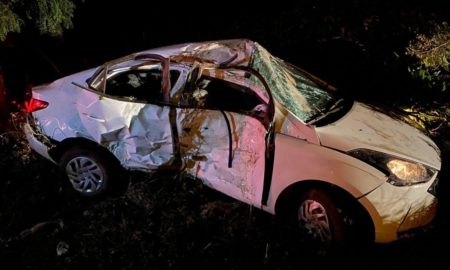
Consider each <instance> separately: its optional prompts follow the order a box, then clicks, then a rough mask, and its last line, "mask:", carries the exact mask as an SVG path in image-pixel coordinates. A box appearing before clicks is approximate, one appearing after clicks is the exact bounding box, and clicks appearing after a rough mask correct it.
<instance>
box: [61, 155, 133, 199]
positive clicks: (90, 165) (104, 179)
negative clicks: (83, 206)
mask: <svg viewBox="0 0 450 270" xmlns="http://www.w3.org/2000/svg"><path fill="white" fill-rule="evenodd" d="M116 163H117V164H116ZM59 167H60V168H61V170H62V171H63V172H64V174H65V175H66V176H67V179H68V180H69V183H70V184H71V186H72V188H73V189H74V190H75V191H76V192H77V193H79V194H80V195H82V196H85V197H100V196H102V195H105V194H106V193H107V192H109V191H112V190H113V188H117V187H118V186H119V183H120V181H121V180H122V181H124V180H123V179H120V176H121V170H120V164H118V162H114V160H113V159H112V157H110V156H109V155H107V154H105V153H103V152H102V151H100V150H99V149H93V148H87V147H86V148H83V147H73V148H71V149H69V150H68V151H66V152H65V153H64V154H63V155H62V157H61V159H60V162H59ZM123 184H125V183H123ZM122 186H123V185H122Z"/></svg>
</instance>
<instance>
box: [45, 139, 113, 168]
mask: <svg viewBox="0 0 450 270" xmlns="http://www.w3.org/2000/svg"><path fill="white" fill-rule="evenodd" d="M75 146H78V147H84V148H88V149H93V150H95V151H100V152H102V154H105V155H107V156H109V157H110V158H111V159H112V160H113V161H114V162H118V164H119V165H120V161H119V160H118V159H117V157H116V156H115V155H114V154H113V153H111V151H109V150H108V149H107V148H106V147H104V146H102V145H100V144H98V143H96V142H94V141H92V140H89V139H86V138H83V137H75V138H67V139H64V140H63V141H61V142H59V143H57V144H56V146H55V147H53V148H51V149H50V150H49V151H48V153H49V155H50V157H51V158H52V159H53V160H54V161H56V162H59V161H60V160H61V157H62V156H63V155H64V153H65V152H67V151H68V150H69V149H71V148H73V147H75Z"/></svg>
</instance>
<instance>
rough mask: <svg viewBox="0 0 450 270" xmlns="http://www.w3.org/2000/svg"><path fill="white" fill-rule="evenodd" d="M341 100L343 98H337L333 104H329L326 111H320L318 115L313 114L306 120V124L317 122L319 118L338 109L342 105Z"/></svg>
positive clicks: (342, 100)
mask: <svg viewBox="0 0 450 270" xmlns="http://www.w3.org/2000/svg"><path fill="white" fill-rule="evenodd" d="M343 102H344V99H343V98H340V99H338V100H337V101H336V102H335V103H334V104H333V105H331V106H330V108H328V109H327V110H326V111H320V114H318V115H316V116H314V117H313V118H312V119H310V120H308V121H307V122H306V124H307V125H313V124H315V123H317V122H319V121H320V120H322V119H324V118H325V117H327V116H328V115H330V114H332V113H335V112H338V111H340V110H341V109H342V107H343V104H342V103H343Z"/></svg>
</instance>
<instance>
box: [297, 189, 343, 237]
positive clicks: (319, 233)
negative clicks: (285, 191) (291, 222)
mask: <svg viewBox="0 0 450 270" xmlns="http://www.w3.org/2000/svg"><path fill="white" fill-rule="evenodd" d="M297 206H298V207H297V213H296V214H297V222H298V224H299V226H300V229H301V230H302V231H303V232H304V234H305V235H306V236H307V237H308V238H309V239H310V240H312V241H314V242H316V243H322V244H330V243H332V242H339V241H342V240H344V221H343V219H342V217H341V214H340V213H339V210H340V209H338V207H337V206H336V205H335V204H334V202H333V200H332V198H331V197H330V196H329V195H328V194H327V193H326V192H324V191H322V190H320V189H311V190H309V191H307V192H304V193H303V194H301V196H300V198H299V201H298V204H297Z"/></svg>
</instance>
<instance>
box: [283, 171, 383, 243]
mask: <svg viewBox="0 0 450 270" xmlns="http://www.w3.org/2000/svg"><path fill="white" fill-rule="evenodd" d="M313 188H316V189H321V190H323V191H325V192H327V193H328V194H329V195H330V196H331V197H332V198H333V199H334V200H338V202H339V204H341V205H342V206H343V207H345V208H347V209H350V211H352V214H356V217H357V218H358V219H359V222H361V225H362V226H363V227H362V228H360V229H361V230H364V233H365V234H364V236H366V237H367V240H368V241H371V242H372V241H374V239H375V225H374V223H373V221H372V218H371V216H370V214H369V212H368V211H367V210H366V209H365V208H364V206H363V205H362V204H361V203H359V201H358V200H357V199H356V198H355V197H354V196H353V195H352V194H351V193H350V192H348V191H346V190H344V189H343V188H341V187H339V186H336V185H333V184H331V183H329V182H325V181H321V180H313V179H311V180H303V181H298V182H295V183H293V184H291V185H289V186H287V187H286V188H285V189H284V190H283V191H282V192H281V193H280V195H279V196H278V198H277V200H276V202H275V214H276V215H277V216H279V217H282V218H283V217H286V216H287V215H288V214H289V211H291V210H292V205H293V204H294V202H295V200H296V198H298V196H300V194H301V193H302V192H304V191H306V190H309V189H313Z"/></svg>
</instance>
